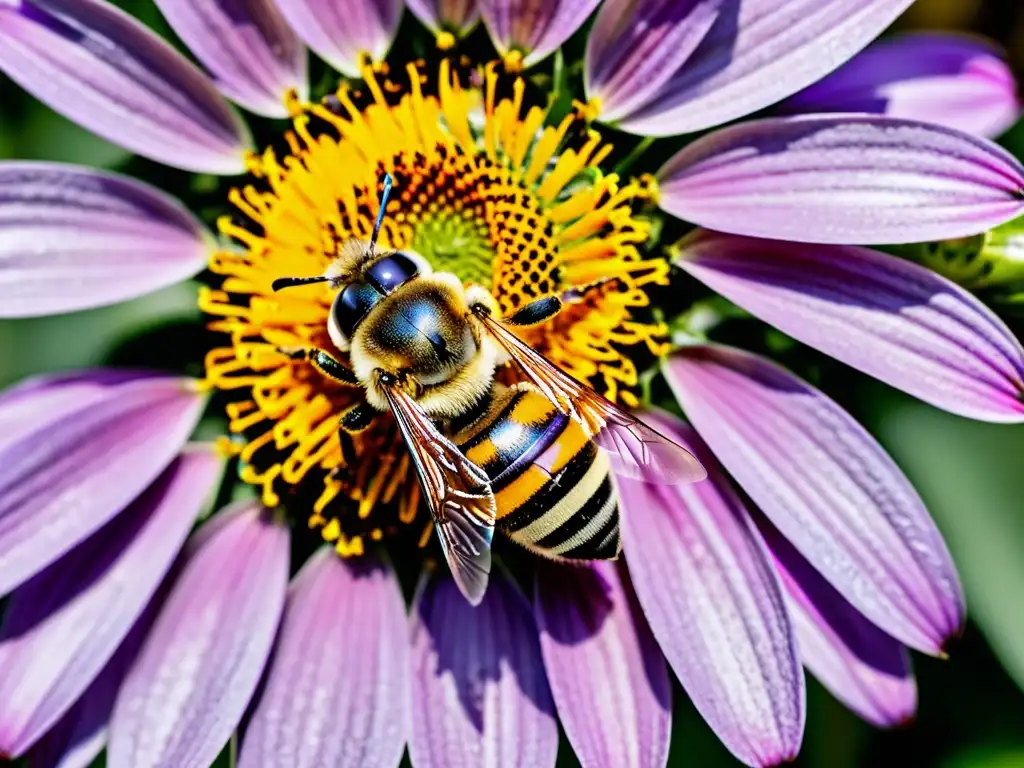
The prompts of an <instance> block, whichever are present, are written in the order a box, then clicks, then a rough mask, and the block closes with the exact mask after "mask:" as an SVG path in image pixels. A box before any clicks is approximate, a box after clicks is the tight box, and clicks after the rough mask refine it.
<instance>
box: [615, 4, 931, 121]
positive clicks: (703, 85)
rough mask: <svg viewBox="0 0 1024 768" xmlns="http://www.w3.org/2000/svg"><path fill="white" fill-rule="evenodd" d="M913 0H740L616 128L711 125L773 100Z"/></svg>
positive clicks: (858, 45) (869, 36) (838, 59)
mask: <svg viewBox="0 0 1024 768" xmlns="http://www.w3.org/2000/svg"><path fill="white" fill-rule="evenodd" d="M911 2H913V0H784V1H783V2H780V0H743V1H742V2H729V3H727V4H725V5H724V6H723V8H722V10H721V12H720V13H719V14H718V18H717V19H716V22H715V24H714V26H713V27H712V28H711V30H710V32H708V33H707V35H706V37H705V38H704V40H703V41H702V43H701V44H700V46H698V47H697V49H696V50H695V51H694V52H693V53H692V55H690V56H689V57H687V59H686V61H685V63H683V64H682V66H681V67H679V68H678V69H677V71H676V72H675V73H674V74H673V75H672V77H671V78H670V79H668V80H666V81H664V82H663V84H662V85H661V87H660V88H659V89H658V91H657V92H656V93H655V94H653V95H651V96H649V97H648V98H646V99H645V101H644V103H643V104H642V105H637V106H636V107H635V108H634V109H633V110H632V111H631V113H630V114H628V115H626V116H624V117H623V118H622V119H621V120H620V121H619V122H618V127H620V128H622V129H623V130H626V131H629V132H631V133H639V134H644V135H648V136H671V135H675V134H679V133H690V132H692V131H700V130H704V129H706V128H711V127H713V126H716V125H721V124H722V123H726V122H729V121H730V120H735V119H736V118H739V117H744V116H745V115H749V114H750V113H752V112H756V111H757V110H759V109H763V108H764V107H767V106H769V105H770V104H774V103H775V102H777V101H779V100H780V99H783V98H785V97H786V96H789V95H790V94H792V93H795V92H796V91H798V90H800V89H801V88H805V87H806V86H808V85H810V84H811V83H813V82H815V81H816V80H819V79H820V78H821V77H823V76H824V75H827V74H828V73H829V72H831V71H832V70H833V69H835V68H836V67H837V66H839V65H840V64H842V63H843V62H845V61H846V60H847V59H849V58H850V57H851V56H853V55H854V54H856V53H857V52H858V51H860V50H861V49H862V48H864V46H866V45H867V44H868V43H870V42H871V41H872V40H873V39H874V38H875V37H876V36H877V35H878V34H879V33H881V32H882V30H884V29H885V28H886V27H887V26H889V24H891V23H892V22H893V21H894V20H895V19H896V18H897V17H898V16H899V15H900V14H901V13H903V11H904V10H905V9H906V8H907V6H909V5H910V4H911Z"/></svg>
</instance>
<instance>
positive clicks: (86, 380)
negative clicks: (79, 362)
mask: <svg viewBox="0 0 1024 768" xmlns="http://www.w3.org/2000/svg"><path fill="white" fill-rule="evenodd" d="M202 407H203V398H202V397H200V396H198V395H196V394H194V393H191V392H187V391H185V390H184V388H183V387H181V380H180V379H176V378H168V377H162V376H154V375H142V374H136V373H128V372H123V371H93V372H81V373H76V374H65V375H63V376H58V377H53V378H51V379H41V380H37V381H34V382H27V383H25V384H22V385H20V386H19V387H16V388H14V389H12V390H10V391H8V392H7V393H5V394H4V395H3V396H2V397H0V424H3V425H4V437H3V438H2V439H0V457H2V461H0V521H2V522H3V525H2V526H0V594H5V593H7V592H8V591H10V589H11V588H13V587H15V586H17V585H18V584H20V583H22V582H23V581H25V580H26V579H27V578H29V577H31V576H33V575H34V574H36V573H38V572H39V571H40V570H41V569H42V568H43V567H45V566H46V565H48V564H50V563H52V562H53V561H54V560H56V559H57V558H58V557H60V556H61V555H63V554H64V553H65V552H67V551H69V550H70V549H72V548H73V547H74V546H75V545H76V544H78V543H79V542H80V541H83V540H84V539H85V538H87V537H88V536H90V535H92V534H93V533H94V532H95V531H96V530H97V529H99V528H100V527H101V526H103V525H105V524H106V523H107V522H108V521H109V520H110V519H111V518H113V517H114V516H115V515H116V514H117V513H118V512H120V511H121V510H122V509H124V508H125V507H126V506H128V504H129V503H130V502H131V501H133V500H134V499H135V498H137V497H138V495H139V494H140V493H141V492H142V491H143V490H144V489H145V488H146V487H147V486H148V485H149V484H150V483H151V482H152V481H153V480H155V479H156V477H157V476H158V475H159V474H160V473H161V472H162V471H163V470H164V468H165V467H166V466H167V465H168V464H169V463H170V462H171V461H172V460H173V459H174V457H175V455H176V454H177V453H178V451H179V450H180V449H181V447H182V446H183V445H184V444H185V441H186V440H187V439H188V437H189V435H190V434H191V432H192V430H193V428H194V427H195V424H196V422H197V421H198V420H199V416H200V413H201V411H202ZM69 498H74V499H77V500H78V503H76V504H69V503H68V501H67V500H68V499H69Z"/></svg>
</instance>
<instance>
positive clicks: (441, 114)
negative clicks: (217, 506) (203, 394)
mask: <svg viewBox="0 0 1024 768" xmlns="http://www.w3.org/2000/svg"><path fill="white" fill-rule="evenodd" d="M498 71H499V67H498V66H496V65H491V66H488V67H486V68H484V69H483V70H481V71H480V72H478V73H476V75H477V76H476V77H475V78H474V73H470V72H468V71H466V72H464V73H460V74H456V72H454V71H453V68H452V66H451V64H450V63H449V62H448V61H447V60H446V61H444V62H442V63H441V65H440V71H439V73H438V75H437V77H433V78H431V77H427V76H426V75H425V73H424V70H423V68H422V67H420V66H416V65H409V66H408V67H406V68H405V70H404V71H402V72H401V73H398V74H400V75H401V77H397V76H396V77H395V78H392V77H390V76H389V70H388V68H387V66H386V65H377V67H376V68H374V69H371V68H366V69H365V71H364V78H365V86H364V87H363V88H361V89H359V90H353V89H351V88H349V87H348V86H342V87H341V88H340V89H339V90H338V92H337V93H336V94H334V95H332V96H329V97H328V98H327V99H325V100H324V101H323V102H322V103H320V104H315V105H309V106H308V107H306V108H305V109H304V111H303V112H302V113H301V114H300V115H299V116H298V117H296V119H295V121H294V130H293V131H290V132H288V133H287V134H286V135H285V140H286V142H287V151H285V152H280V153H279V152H276V151H274V150H273V149H267V150H266V151H264V152H263V154H262V155H260V156H259V157H253V158H252V159H251V161H250V171H251V179H250V183H249V184H247V185H245V186H244V187H242V188H240V189H236V190H233V191H232V193H231V195H230V200H231V202H232V203H233V204H234V206H235V207H236V208H237V211H238V215H236V216H234V217H226V218H224V219H223V220H222V221H221V222H220V223H219V224H220V229H221V231H222V232H223V233H224V234H225V235H227V236H229V237H231V238H232V239H234V240H235V241H236V242H237V243H238V245H239V248H237V249H232V250H224V251H221V252H219V253H217V254H215V255H214V256H213V257H212V258H211V262H210V269H211V271H212V272H214V273H215V274H216V275H218V276H220V277H221V282H220V285H219V287H218V288H216V289H205V290H203V291H202V293H201V295H200V300H199V301H200V306H201V308H202V309H203V311H204V312H206V313H208V314H209V315H211V316H212V319H211V322H210V327H211V329H213V330H215V331H218V332H221V333H223V334H224V335H225V339H226V343H225V344H224V345H223V346H221V347H219V348H217V349H214V350H213V351H212V352H211V353H210V354H209V355H208V357H207V359H206V372H207V381H208V383H209V384H210V385H211V386H212V387H214V388H216V389H218V390H220V391H222V392H223V393H224V396H225V397H226V398H227V399H228V401H229V402H228V404H227V406H226V411H227V416H228V419H229V428H230V431H231V432H232V433H233V434H234V435H235V436H236V440H234V441H232V443H231V448H230V450H233V451H234V452H236V453H237V454H238V455H239V457H240V461H241V476H242V479H243V480H245V481H246V482H249V483H252V484H254V485H257V486H259V487H260V488H261V492H262V497H263V501H264V503H266V504H267V505H270V506H277V505H282V504H283V505H284V506H285V507H286V509H288V510H289V511H290V512H291V514H293V515H295V516H300V517H302V518H308V520H309V523H310V526H311V527H313V528H317V529H319V530H320V532H321V534H322V536H323V537H324V539H326V540H327V541H330V542H333V543H334V545H335V546H336V548H337V550H338V551H339V552H340V553H341V554H343V555H351V554H359V553H361V552H362V551H363V549H364V546H365V542H366V540H367V539H370V540H379V539H381V538H383V537H384V536H385V535H387V534H391V533H394V532H398V531H400V530H403V529H406V528H407V527H408V526H407V524H408V523H412V522H414V521H417V520H419V525H421V526H422V527H417V528H414V529H413V530H414V533H415V536H416V538H417V539H419V540H420V541H421V542H425V541H426V540H427V538H428V537H429V533H430V531H431V530H432V526H431V524H430V521H429V520H425V519H423V518H421V517H419V516H418V509H419V501H420V499H419V486H418V483H417V479H416V476H415V472H412V471H410V470H411V467H410V459H409V455H408V453H407V452H406V450H405V448H404V446H403V445H402V443H401V441H400V437H399V435H398V433H397V429H396V425H395V424H394V422H393V420H392V419H391V418H390V416H388V415H384V416H381V417H379V418H377V419H375V420H374V422H373V424H372V425H371V426H370V427H369V428H367V429H365V430H363V431H362V432H359V433H357V434H349V433H340V432H339V428H338V419H339V416H340V414H342V413H343V412H344V411H345V410H346V409H348V408H350V407H352V406H353V405H355V404H356V403H358V402H360V400H361V399H362V397H361V389H360V388H358V387H351V386H342V385H340V384H337V383H335V382H333V381H330V380H328V379H326V378H324V377H323V376H322V375H320V374H319V373H318V372H317V371H316V370H314V369H313V368H312V367H311V366H310V365H309V363H307V362H306V361H303V360H294V359H292V358H291V357H289V356H288V355H287V354H283V353H282V351H281V350H288V349H293V348H305V347H317V348H321V349H325V350H327V351H329V352H331V354H333V355H336V356H338V357H339V359H341V360H342V361H343V362H346V358H345V356H344V355H343V354H341V353H340V352H339V351H338V350H336V349H335V348H334V347H333V345H332V343H331V341H330V338H329V336H328V334H327V317H328V313H329V310H330V306H331V302H332V300H333V291H332V289H331V288H330V287H329V285H328V284H316V285H310V286H305V287H299V288H294V289H290V290H288V291H284V292H281V293H274V292H273V290H272V289H271V284H272V283H273V281H274V280H275V279H277V278H280V277H291V276H307V275H309V276H313V275H320V274H323V273H324V271H325V270H326V269H327V268H328V266H329V265H330V264H331V262H332V260H333V259H334V258H335V257H336V256H337V254H338V252H339V249H340V248H341V246H342V245H343V244H344V243H345V242H346V241H347V240H348V239H350V238H353V237H354V238H359V239H362V240H367V239H368V238H369V236H370V233H371V231H372V228H373V222H374V219H375V218H376V214H377V205H378V200H379V195H380V191H381V190H380V187H379V181H380V179H381V178H382V176H383V174H384V173H385V172H387V173H390V174H391V175H392V177H393V178H394V190H395V191H394V193H393V195H392V197H391V201H390V202H389V203H388V209H387V215H386V217H385V219H384V223H383V226H382V229H381V234H380V239H379V244H380V246H381V248H391V249H409V250H415V251H417V252H418V253H420V254H421V255H422V256H424V257H425V258H427V259H428V260H429V261H430V262H431V263H432V265H433V267H434V268H435V270H437V271H443V272H451V273H454V274H455V275H456V276H457V277H459V278H460V279H461V280H462V281H464V282H465V283H471V282H472V283H477V284H479V285H483V286H485V287H488V288H489V289H490V290H491V292H492V294H493V295H494V297H495V299H496V300H497V302H498V304H499V306H500V307H501V309H502V311H503V312H506V313H510V312H512V311H514V310H515V309H517V308H518V307H520V306H522V305H523V304H525V303H527V302H529V301H531V300H533V299H535V298H539V297H542V296H545V295H550V294H557V295H561V294H564V293H565V292H566V291H572V295H573V301H572V303H570V304H567V305H566V307H565V308H564V309H563V311H562V312H561V313H560V314H559V315H558V316H557V317H555V318H554V319H553V320H551V321H549V322H547V323H544V324H542V325H540V326H536V327H532V328H530V329H527V330H526V331H524V334H523V335H524V337H525V338H527V340H528V341H529V342H530V343H531V344H532V345H533V346H535V347H536V348H537V349H539V350H540V351H541V352H542V353H544V354H545V355H547V356H548V357H549V358H550V359H551V360H552V361H553V362H555V363H556V364H558V365H559V366H561V367H562V368H563V369H565V370H566V371H567V372H569V373H570V374H572V375H573V376H575V377H576V378H577V379H580V380H581V381H586V382H588V383H589V384H590V385H591V386H592V387H594V388H595V389H597V390H598V391H600V392H602V393H603V394H605V395H606V396H607V397H609V398H612V399H616V400H619V401H620V402H622V403H624V404H625V405H627V406H634V405H636V404H637V398H636V388H637V386H638V372H637V368H636V365H635V363H634V361H633V359H632V357H631V355H632V354H633V353H634V352H636V351H637V350H641V351H643V353H644V354H646V355H660V354H663V353H664V351H665V350H666V344H665V341H666V328H665V327H664V325H663V324H662V323H660V322H656V321H655V320H652V319H650V318H649V317H647V316H646V315H645V314H638V312H642V311H643V310H645V309H646V308H647V307H648V305H649V299H648V296H647V290H648V288H649V287H650V286H652V285H664V284H665V283H667V279H668V264H667V263H666V262H665V261H663V260H661V259H644V258H642V256H641V254H640V251H639V246H640V245H642V244H643V243H644V242H645V241H646V240H647V238H648V234H649V225H648V223H647V221H646V220H645V219H643V218H642V216H641V215H640V214H641V213H642V210H643V208H644V207H645V206H646V205H647V203H648V201H649V198H650V190H649V188H648V186H647V185H645V184H643V183H641V182H638V181H630V182H628V183H625V184H623V183H620V180H619V178H618V177H617V176H616V175H615V174H605V173H603V172H602V171H601V169H600V163H601V161H602V160H603V159H604V158H605V157H607V154H608V152H609V151H610V150H611V147H610V146H609V145H606V144H604V143H603V142H602V140H601V137H600V136H599V135H598V134H597V132H596V131H593V130H589V129H588V128H587V125H586V123H585V121H584V120H583V119H582V118H581V117H580V116H579V115H576V114H570V115H568V116H566V117H565V118H563V119H561V120H559V121H557V122H550V121H549V116H548V113H547V110H546V109H545V108H543V107H542V106H540V105H533V106H531V105H529V104H528V103H527V100H526V97H525V94H526V83H525V81H524V80H523V79H521V78H514V79H511V80H510V81H509V82H505V81H503V80H502V77H501V76H499V74H498ZM480 74H482V77H479V75H480ZM474 79H475V80H476V82H478V83H479V85H471V82H472V81H473V80H474ZM499 90H501V91H502V93H506V92H507V93H506V95H504V96H501V97H499V96H498V92H499ZM647 314H649V313H647ZM500 375H502V376H512V375H513V374H512V372H511V371H502V372H500ZM366 457H372V461H370V460H366Z"/></svg>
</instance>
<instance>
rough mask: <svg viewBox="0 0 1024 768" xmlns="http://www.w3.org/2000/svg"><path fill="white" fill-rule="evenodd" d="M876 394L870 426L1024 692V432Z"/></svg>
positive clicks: (879, 389)
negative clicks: (916, 496)
mask: <svg viewBox="0 0 1024 768" xmlns="http://www.w3.org/2000/svg"><path fill="white" fill-rule="evenodd" d="M868 396H869V403H870V413H869V415H868V419H867V426H868V427H869V428H870V429H871V430H872V431H873V432H874V433H875V434H876V435H877V436H878V437H879V439H880V440H881V441H882V443H883V444H884V445H885V447H886V448H888V449H889V451H890V453H891V454H892V456H893V458H894V459H896V461H897V462H898V463H899V464H900V465H901V466H902V467H903V469H904V470H905V471H906V473H907V475H908V476H909V477H910V480H911V482H913V483H914V486H915V487H916V488H917V490H918V491H919V492H920V494H921V496H922V497H923V498H924V501H925V503H926V504H927V506H928V509H929V510H930V511H931V513H932V515H933V517H934V518H935V520H936V522H937V523H938V525H939V528H940V529H941V530H942V532H943V534H944V536H945V538H946V542H947V543H948V544H949V548H950V550H951V551H952V553H953V558H954V560H955V561H956V564H957V567H958V568H959V570H960V575H961V578H962V580H963V583H964V587H965V589H966V592H967V605H968V610H969V612H970V615H971V617H972V618H973V619H974V621H975V622H977V624H978V626H979V627H980V628H981V630H982V632H983V633H984V634H985V637H986V639H987V640H988V642H989V644H990V645H991V646H992V650H993V651H994V652H995V653H996V655H997V656H998V657H999V659H1000V661H1001V662H1002V664H1003V666H1004V668H1005V669H1006V671H1007V672H1008V673H1009V674H1010V675H1011V676H1012V677H1013V678H1014V679H1015V680H1016V681H1017V683H1018V685H1020V686H1021V687H1024V643H1022V642H1021V638H1022V637H1024V471H1022V469H1024V464H1022V457H1024V426H1021V425H1001V424H985V423H981V422H974V421H969V420H967V419H963V418H961V417H959V416H953V415H951V414H948V413H945V412H944V411H939V410H937V409H935V408H932V407H931V406H928V405H925V404H924V403H921V402H919V401H917V400H913V399H911V398H909V397H907V396H905V395H903V394H900V393H897V392H895V391H894V390H891V389H888V388H885V387H883V386H882V385H881V384H874V383H873V384H872V385H871V386H870V388H869V391H868ZM1016 765H1024V763H1016Z"/></svg>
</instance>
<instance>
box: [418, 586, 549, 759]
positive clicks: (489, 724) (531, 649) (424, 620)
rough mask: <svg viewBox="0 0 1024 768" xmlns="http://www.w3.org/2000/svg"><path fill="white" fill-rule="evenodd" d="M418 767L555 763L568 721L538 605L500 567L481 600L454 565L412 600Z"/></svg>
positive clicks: (423, 588)
mask: <svg viewBox="0 0 1024 768" xmlns="http://www.w3.org/2000/svg"><path fill="white" fill-rule="evenodd" d="M411 632H412V635H411V637H412V651H411V663H412V733H411V736H410V741H409V754H410V756H411V758H412V763H413V765H415V766H416V768H457V767H458V766H474V768H505V767H507V768H516V766H521V765H529V766H535V768H545V766H553V765H554V764H555V756H556V754H557V752H558V727H557V725H556V724H555V717H554V705H553V703H552V701H551V692H550V690H549V689H548V683H547V678H546V677H545V675H544V662H543V660H542V658H541V651H540V643H539V641H538V639H537V627H536V624H535V623H534V620H533V614H532V611H531V610H530V604H529V603H528V602H527V600H526V598H525V597H524V596H523V595H522V593H521V592H520V591H519V589H518V588H517V587H516V586H515V585H514V584H513V583H512V582H511V581H510V580H509V577H508V576H507V575H506V574H505V573H504V572H503V571H501V570H500V569H496V570H495V571H492V572H491V579H490V583H489V585H488V587H487V592H486V593H485V595H484V598H483V602H481V603H480V605H478V606H476V607H473V606H471V605H470V604H469V603H468V602H467V601H466V598H464V597H463V596H462V593H461V592H460V591H459V589H458V587H457V586H456V585H455V582H454V581H453V580H452V579H451V577H450V576H448V575H447V573H444V574H433V575H429V574H428V575H425V576H424V577H423V580H422V581H421V584H420V588H419V590H418V593H417V597H416V600H415V601H414V604H413V607H412V617H411Z"/></svg>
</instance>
